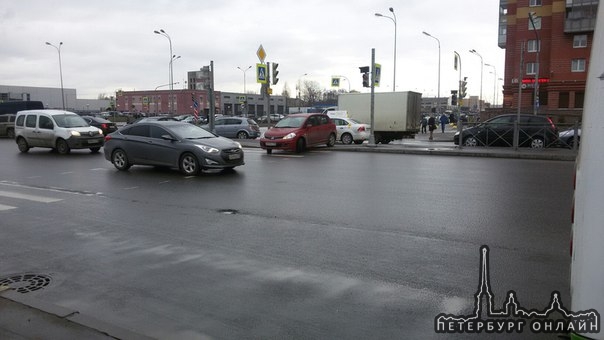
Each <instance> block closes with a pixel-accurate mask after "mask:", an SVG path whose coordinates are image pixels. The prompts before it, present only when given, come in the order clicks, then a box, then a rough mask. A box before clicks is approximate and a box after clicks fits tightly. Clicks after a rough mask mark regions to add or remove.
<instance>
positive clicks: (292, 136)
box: [283, 132, 296, 139]
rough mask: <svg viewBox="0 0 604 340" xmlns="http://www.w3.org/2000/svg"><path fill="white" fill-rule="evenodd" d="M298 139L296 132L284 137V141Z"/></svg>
mask: <svg viewBox="0 0 604 340" xmlns="http://www.w3.org/2000/svg"><path fill="white" fill-rule="evenodd" d="M295 137H296V133H295V132H291V133H288V134H287V135H286V136H285V137H283V139H292V138H295Z"/></svg>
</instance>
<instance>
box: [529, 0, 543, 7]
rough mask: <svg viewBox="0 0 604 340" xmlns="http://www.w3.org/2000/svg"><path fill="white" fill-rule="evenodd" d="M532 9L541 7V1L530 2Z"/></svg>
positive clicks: (533, 0)
mask: <svg viewBox="0 0 604 340" xmlns="http://www.w3.org/2000/svg"><path fill="white" fill-rule="evenodd" d="M529 6H530V7H536V6H541V0H529Z"/></svg>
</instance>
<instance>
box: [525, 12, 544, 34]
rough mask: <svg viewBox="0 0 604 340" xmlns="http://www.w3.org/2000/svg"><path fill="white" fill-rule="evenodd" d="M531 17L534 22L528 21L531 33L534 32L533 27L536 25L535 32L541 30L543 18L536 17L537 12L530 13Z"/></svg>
mask: <svg viewBox="0 0 604 340" xmlns="http://www.w3.org/2000/svg"><path fill="white" fill-rule="evenodd" d="M529 15H530V16H532V18H533V20H531V18H529V19H528V29H529V31H532V30H533V25H535V28H534V29H535V30H540V29H541V17H539V16H537V15H535V12H531V13H529Z"/></svg>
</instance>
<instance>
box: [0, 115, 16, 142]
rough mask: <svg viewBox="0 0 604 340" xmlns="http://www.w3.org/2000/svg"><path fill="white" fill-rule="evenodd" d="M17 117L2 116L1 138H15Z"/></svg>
mask: <svg viewBox="0 0 604 340" xmlns="http://www.w3.org/2000/svg"><path fill="white" fill-rule="evenodd" d="M16 117H17V115H13V114H0V137H8V138H11V139H13V138H15V118H16Z"/></svg>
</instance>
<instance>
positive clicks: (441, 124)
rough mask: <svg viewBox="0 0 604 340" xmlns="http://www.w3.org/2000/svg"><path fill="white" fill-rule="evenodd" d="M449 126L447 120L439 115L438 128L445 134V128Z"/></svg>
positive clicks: (442, 115) (444, 116)
mask: <svg viewBox="0 0 604 340" xmlns="http://www.w3.org/2000/svg"><path fill="white" fill-rule="evenodd" d="M447 124H449V118H447V116H446V115H445V114H444V113H443V114H441V115H440V128H441V129H442V131H443V133H445V126H446V125H447Z"/></svg>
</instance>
